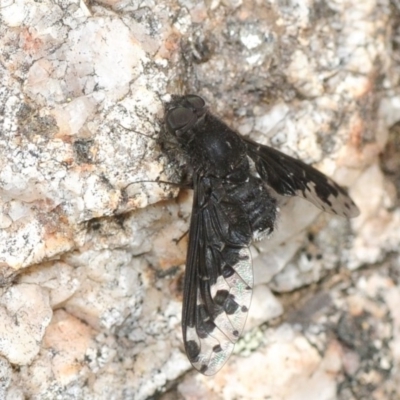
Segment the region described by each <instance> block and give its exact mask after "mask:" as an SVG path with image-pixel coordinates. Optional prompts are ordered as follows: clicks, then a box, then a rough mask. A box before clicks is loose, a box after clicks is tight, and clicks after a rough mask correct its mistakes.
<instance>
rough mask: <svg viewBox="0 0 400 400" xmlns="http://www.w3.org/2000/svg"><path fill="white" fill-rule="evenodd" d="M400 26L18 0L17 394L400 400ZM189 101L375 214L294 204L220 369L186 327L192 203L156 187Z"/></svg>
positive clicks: (271, 242)
mask: <svg viewBox="0 0 400 400" xmlns="http://www.w3.org/2000/svg"><path fill="white" fill-rule="evenodd" d="M399 26H400V6H399V2H398V1H395V0H393V1H390V0H363V1H359V2H354V1H350V0H340V1H339V0H288V1H276V0H266V1H261V0H258V1H257V0H254V1H241V0H205V1H194V0H193V1H191V0H178V1H174V0H167V1H163V2H157V1H151V0H149V1H147V0H143V1H136V0H133V1H118V0H117V1H114V0H113V1H107V0H104V1H93V2H87V3H85V2H83V1H56V2H54V1H49V0H43V1H40V2H37V1H33V0H0V79H1V86H0V284H1V287H0V399H8V400H10V399H24V398H30V399H56V398H58V399H135V400H141V399H146V398H149V397H151V396H155V395H156V394H157V395H160V396H164V398H165V399H167V398H171V399H177V398H181V399H202V398H204V399H210V398H212V399H249V398H256V399H259V398H269V399H271V400H278V399H288V400H289V399H290V400H300V399H309V400H314V399H315V400H331V399H344V400H353V399H354V400H355V399H361V398H368V399H396V398H400V390H399V388H400V371H399V367H400V314H399V307H398V304H399V302H400V281H399V278H400V255H399V250H398V249H399V248H400V207H399V189H400V173H399V168H400V164H399V160H400V144H399V143H400V139H399V137H400V136H399V132H400V129H399V128H398V126H399V125H398V123H399V121H400V90H399V79H400V65H399V61H400V56H399V52H398V49H399V46H400V30H399ZM182 93H197V94H200V95H201V96H203V97H204V98H205V99H206V100H207V102H208V103H209V104H210V106H211V108H212V110H213V112H214V113H216V114H218V115H219V116H220V117H221V118H223V119H224V120H225V121H226V122H227V123H229V124H230V125H231V126H232V127H234V128H235V129H237V130H238V131H239V132H241V133H242V134H244V135H249V136H251V137H252V138H253V139H255V140H257V141H259V142H260V143H264V144H269V145H272V146H274V147H276V148H278V149H280V150H282V151H284V152H286V153H288V154H290V155H293V156H296V157H298V158H301V159H302V160H304V161H305V162H307V163H312V164H314V165H315V166H316V167H317V168H319V169H320V170H322V171H323V172H325V173H326V174H328V175H330V176H332V177H333V178H334V179H336V180H337V182H338V183H340V184H342V185H344V186H347V187H349V188H350V193H351V195H352V197H353V198H354V200H355V201H356V203H357V204H358V206H359V208H360V210H361V215H360V217H358V218H357V219H355V220H352V221H346V220H343V219H340V218H335V217H332V216H329V215H321V214H319V212H318V210H316V209H315V208H314V207H313V206H312V205H311V204H308V203H307V202H305V201H303V200H299V199H291V200H288V201H286V202H285V203H283V204H282V205H281V212H280V217H279V221H278V227H277V232H276V234H275V235H274V236H273V237H272V238H270V239H267V240H264V241H261V242H257V243H254V245H253V247H252V252H253V263H254V268H255V277H256V282H255V283H256V287H255V291H254V296H253V304H252V308H251V310H250V318H249V320H248V324H247V329H248V330H247V332H246V333H245V335H244V337H243V339H242V341H241V342H240V343H239V344H238V345H237V349H236V354H235V355H234V356H233V357H232V358H231V359H230V361H229V362H228V364H227V365H226V366H225V367H224V368H223V369H222V370H221V371H220V372H219V373H218V374H217V375H216V376H215V377H212V378H205V377H203V376H201V375H199V374H197V373H193V372H190V364H189V362H188V361H187V358H186V356H185V354H184V352H183V346H182V340H181V333H180V318H181V317H180V313H181V301H182V275H183V272H184V262H185V254H186V246H187V236H185V232H186V231H187V229H188V221H189V216H190V209H191V193H190V191H187V190H181V191H179V190H178V188H177V187H176V186H171V185H165V184H158V183H156V182H155V181H156V180H162V181H173V182H180V181H181V178H182V177H181V174H182V172H181V171H182V168H180V167H181V165H180V163H181V161H180V160H179V159H173V158H171V157H168V155H166V154H163V153H162V151H161V148H160V146H159V144H158V142H157V136H158V134H159V133H160V130H161V126H162V118H163V102H165V101H167V100H168V99H169V96H170V95H171V94H182ZM135 182H136V183H135ZM178 378H179V380H178ZM163 393H165V394H163Z"/></svg>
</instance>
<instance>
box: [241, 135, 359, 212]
mask: <svg viewBox="0 0 400 400" xmlns="http://www.w3.org/2000/svg"><path fill="white" fill-rule="evenodd" d="M243 140H244V141H245V143H246V145H247V150H248V155H249V156H250V158H251V159H252V160H253V161H254V163H255V168H256V171H257V172H258V174H259V175H260V177H261V179H263V180H264V181H265V182H266V183H267V184H268V185H269V186H270V187H272V188H273V189H274V190H275V191H276V192H277V193H279V194H281V195H284V196H301V197H304V198H305V199H307V200H308V201H310V202H311V203H313V204H314V205H315V206H317V207H318V208H319V209H321V210H323V211H326V212H329V213H331V214H337V215H340V216H343V217H347V218H352V217H357V216H358V215H359V214H360V211H359V209H358V207H357V206H356V205H355V203H354V202H353V200H352V199H351V198H350V196H349V195H348V194H347V192H346V191H345V190H344V189H342V188H341V187H340V186H339V185H337V184H336V183H335V182H334V181H333V180H332V179H330V178H328V177H327V176H326V175H324V174H323V173H321V172H319V171H318V170H316V169H315V168H313V167H311V166H310V165H307V164H305V163H304V162H302V161H300V160H297V159H295V158H293V157H290V156H288V155H286V154H284V153H281V152H280V151H278V150H275V149H273V148H272V147H268V146H262V145H260V144H258V143H256V142H253V141H252V140H250V139H248V138H243Z"/></svg>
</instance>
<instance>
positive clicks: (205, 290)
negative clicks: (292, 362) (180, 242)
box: [165, 95, 359, 375]
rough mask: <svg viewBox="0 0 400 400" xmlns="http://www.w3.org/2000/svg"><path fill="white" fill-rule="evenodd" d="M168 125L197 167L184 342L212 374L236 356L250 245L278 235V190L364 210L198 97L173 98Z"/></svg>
mask: <svg viewBox="0 0 400 400" xmlns="http://www.w3.org/2000/svg"><path fill="white" fill-rule="evenodd" d="M165 125H166V129H167V132H168V133H169V134H170V135H172V136H173V138H174V139H173V140H174V141H176V142H177V146H178V149H179V151H180V152H182V155H183V156H184V157H185V159H186V162H187V166H188V168H189V169H190V170H191V175H192V188H193V191H194V196H193V208H192V216H191V221H190V229H189V248H188V253H187V260H186V273H185V283H184V293H183V310H182V332H183V341H184V345H185V350H186V354H187V357H188V358H189V361H190V362H191V363H192V365H193V366H194V368H196V369H197V370H198V371H199V372H201V373H203V374H205V375H213V374H215V373H216V372H217V371H218V370H219V369H220V368H221V367H222V366H223V365H224V364H225V362H226V361H227V359H228V358H229V356H230V354H231V353H232V351H233V347H234V345H235V343H236V342H237V340H238V339H239V336H240V334H241V332H242V330H243V327H244V324H245V322H246V317H247V313H248V310H249V307H250V301H251V294H252V286H253V271H252V264H251V257H250V250H249V244H250V242H251V241H252V240H254V239H259V238H261V237H263V236H266V235H269V234H271V233H272V232H273V230H274V225H275V221H276V217H277V201H276V199H275V198H274V197H273V195H272V194H271V189H273V191H275V192H276V193H278V194H279V195H284V196H301V197H303V198H305V199H307V200H308V201H310V202H311V203H313V204H314V205H316V206H317V207H318V208H320V209H321V210H323V211H326V212H329V213H332V214H337V215H340V216H343V217H347V218H351V217H356V216H357V215H358V214H359V210H358V208H357V206H356V205H355V204H354V202H353V201H352V200H351V198H350V197H349V195H348V194H347V193H346V191H345V190H343V189H342V188H341V187H339V186H338V185H337V184H336V183H335V182H333V181H332V180H331V179H329V178H328V177H326V176H325V175H324V174H322V173H321V172H319V171H317V170H316V169H314V168H313V167H311V166H309V165H307V164H305V163H303V162H302V161H299V160H296V159H295V158H292V157H289V156H287V155H285V154H283V153H281V152H279V151H277V150H275V149H273V148H271V147H268V146H263V145H260V144H258V143H256V142H254V141H252V140H250V139H248V138H244V137H242V136H240V135H239V134H238V133H236V132H235V131H233V130H232V129H230V128H229V127H228V126H227V125H226V124H225V123H224V122H222V121H221V120H219V119H218V118H217V117H215V116H214V115H213V114H212V113H211V112H210V111H209V110H208V108H207V106H206V104H205V102H204V100H203V99H202V98H201V97H199V96H196V95H187V96H179V97H178V96H174V97H173V99H172V101H171V102H170V103H168V104H167V106H166V115H165ZM269 188H271V189H269Z"/></svg>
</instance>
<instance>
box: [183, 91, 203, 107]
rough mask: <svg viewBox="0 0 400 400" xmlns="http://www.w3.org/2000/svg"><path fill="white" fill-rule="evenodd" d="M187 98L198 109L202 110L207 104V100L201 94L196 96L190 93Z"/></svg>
mask: <svg viewBox="0 0 400 400" xmlns="http://www.w3.org/2000/svg"><path fill="white" fill-rule="evenodd" d="M185 100H186V101H188V102H189V103H190V105H191V106H192V107H193V108H195V109H197V110H201V109H202V108H204V106H205V105H206V102H205V101H204V100H203V99H202V98H201V97H200V96H196V95H194V94H189V95H188V96H185Z"/></svg>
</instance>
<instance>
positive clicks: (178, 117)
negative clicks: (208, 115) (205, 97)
mask: <svg viewBox="0 0 400 400" xmlns="http://www.w3.org/2000/svg"><path fill="white" fill-rule="evenodd" d="M194 118H195V115H194V114H193V111H192V110H189V109H187V108H184V107H176V108H173V109H172V110H170V111H169V112H168V116H167V125H168V127H169V129H170V130H172V131H177V130H180V129H182V128H185V127H186V126H188V125H190V123H191V122H192V121H193V119H194Z"/></svg>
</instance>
